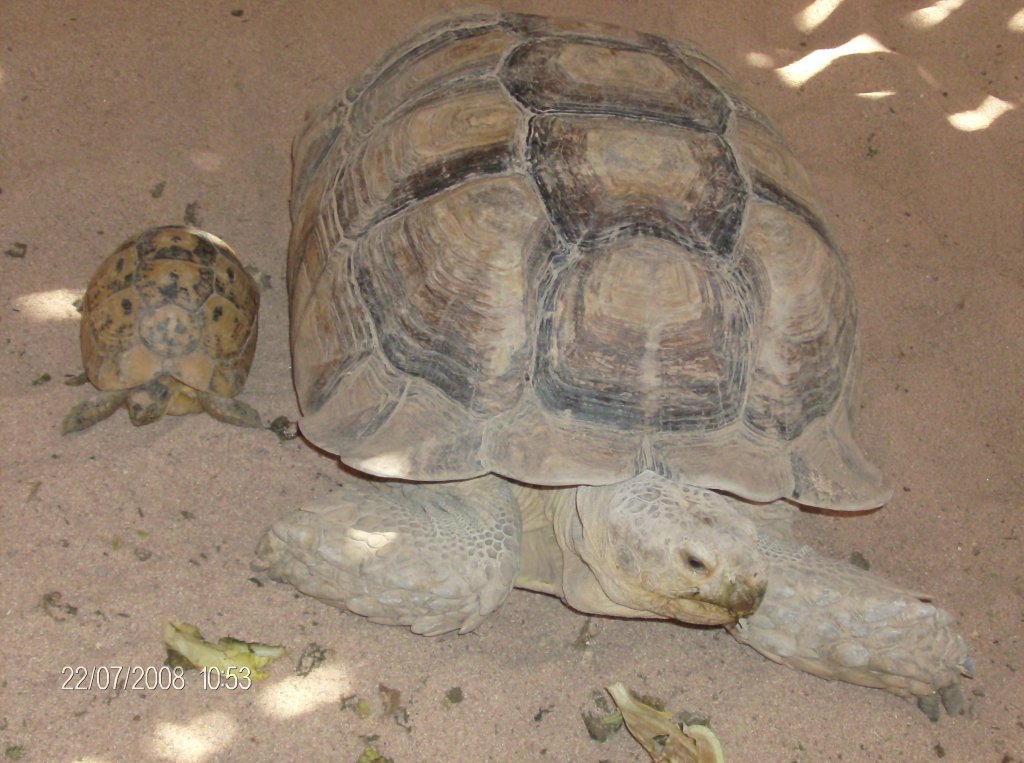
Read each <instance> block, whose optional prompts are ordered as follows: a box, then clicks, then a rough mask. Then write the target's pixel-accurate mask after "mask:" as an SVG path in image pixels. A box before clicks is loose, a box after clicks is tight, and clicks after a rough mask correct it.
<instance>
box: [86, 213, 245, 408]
mask: <svg viewBox="0 0 1024 763" xmlns="http://www.w3.org/2000/svg"><path fill="white" fill-rule="evenodd" d="M259 301H260V297H259V289H258V288H257V286H256V282H255V281H254V280H253V278H252V276H250V275H249V274H248V273H246V272H245V269H244V268H243V267H242V264H241V263H240V262H239V261H238V257H237V256H236V255H235V253H234V252H233V251H232V250H231V248H230V247H229V246H228V245H227V244H225V243H224V242H223V241H221V240H220V239H219V238H217V237H216V236H214V235H212V234H210V233H206V232H204V231H200V230H196V229H194V228H186V227H178V226H167V227H162V228H152V229H150V230H147V231H145V232H144V233H142V234H140V235H139V236H137V237H135V238H133V239H129V240H128V241H125V242H124V243H123V244H122V245H121V246H120V247H118V249H117V251H115V252H114V253H113V254H111V255H110V256H109V257H108V258H107V259H106V260H104V261H103V263H102V264H101V265H100V267H99V269H98V270H97V271H96V273H95V274H94V275H93V277H92V279H91V280H90V281H89V286H88V288H87V289H86V292H85V298H84V300H83V304H82V322H81V344H82V363H83V365H84V366H85V371H86V374H87V375H88V377H89V381H91V382H92V383H93V384H94V385H95V386H96V387H98V388H99V389H101V390H121V389H130V388H133V387H138V386H139V385H142V384H145V383H146V382H149V381H151V380H154V379H157V378H159V377H161V376H169V377H171V378H173V379H176V380H178V381H180V382H182V383H183V384H185V385H187V386H188V387H190V388H192V389H194V390H199V391H201V392H211V393H213V394H215V395H219V396H223V397H232V396H234V395H236V394H237V393H238V392H240V391H241V389H242V387H243V386H244V385H245V380H246V377H247V376H248V374H249V367H250V366H251V365H252V358H253V353H254V352H255V349H256V334H257V322H256V316H257V312H258V311H259ZM170 412H172V413H174V412H176V411H173V410H172V411H170Z"/></svg>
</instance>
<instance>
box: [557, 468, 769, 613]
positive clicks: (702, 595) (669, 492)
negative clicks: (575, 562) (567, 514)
mask: <svg viewBox="0 0 1024 763" xmlns="http://www.w3.org/2000/svg"><path fill="white" fill-rule="evenodd" d="M576 514H577V516H578V518H579V524H578V525H576V531H575V532H574V533H573V535H574V537H573V543H572V545H573V547H574V551H575V552H576V553H577V554H578V555H579V557H580V558H581V559H582V560H583V561H584V562H585V563H586V565H587V566H588V567H589V568H590V571H591V572H592V573H593V575H594V577H595V578H596V579H597V582H598V583H599V585H600V587H601V589H602V591H603V592H604V594H605V595H607V597H608V598H609V599H610V600H611V601H612V602H614V603H615V604H617V605H619V606H621V607H626V608H628V609H632V610H635V611H637V612H638V613H643V612H646V613H649V615H653V616H656V617H666V618H670V619H673V620H680V621H682V622H687V623H695V624H700V625H724V624H727V623H732V622H735V621H736V620H737V619H739V618H741V617H745V616H747V615H750V614H752V613H753V612H754V610H756V609H757V607H758V605H759V604H760V603H761V599H762V598H763V597H764V592H765V588H766V586H767V582H768V564H767V561H766V560H765V559H764V557H763V556H762V555H761V554H760V552H759V551H758V547H757V530H756V529H755V527H754V523H753V522H751V520H750V519H749V518H747V517H744V516H743V515H742V514H740V513H739V512H738V511H737V510H736V509H735V508H733V507H732V506H730V505H729V503H728V502H727V501H726V500H725V499H724V498H722V497H721V496H720V495H718V494H717V493H715V492H713V491H710V490H704V489H702V488H698V487H693V486H690V485H685V484H682V483H679V482H675V481H673V480H670V479H667V478H665V477H661V476H659V475H657V474H655V473H653V472H643V473H642V474H640V475H638V476H636V477H634V478H632V479H629V480H626V481H625V482H620V483H617V484H614V485H608V486H602V487H581V488H579V490H578V491H577V498H576Z"/></svg>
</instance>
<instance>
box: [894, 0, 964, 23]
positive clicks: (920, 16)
mask: <svg viewBox="0 0 1024 763" xmlns="http://www.w3.org/2000/svg"><path fill="white" fill-rule="evenodd" d="M966 2H967V0H937V1H936V2H934V3H932V4H931V5H929V6H927V7H925V8H920V9H918V10H916V11H914V12H913V13H908V14H907V15H906V16H904V20H905V21H906V22H907V23H908V24H910V26H912V27H914V28H915V29H928V28H930V27H933V26H938V25H939V24H941V23H942V22H943V21H945V20H946V19H947V18H949V16H950V14H952V13H953V12H954V11H956V10H959V9H960V7H961V6H963V4H964V3H966Z"/></svg>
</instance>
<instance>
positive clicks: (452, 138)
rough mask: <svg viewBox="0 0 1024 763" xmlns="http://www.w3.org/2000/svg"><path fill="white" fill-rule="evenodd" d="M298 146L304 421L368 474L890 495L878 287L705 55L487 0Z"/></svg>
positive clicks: (294, 297) (339, 108)
mask: <svg viewBox="0 0 1024 763" xmlns="http://www.w3.org/2000/svg"><path fill="white" fill-rule="evenodd" d="M294 156H295V172H294V178H293V199H292V217H293V232H292V239H291V244H290V253H289V266H288V267H289V294H290V309H291V344H292V352H293V368H294V379H295V386H296V389H297V391H298V395H299V401H300V405H301V407H302V411H303V413H304V418H303V419H302V424H301V426H302V431H303V432H304V434H305V435H306V436H307V437H308V438H309V439H311V440H312V441H313V442H314V443H316V444H317V445H318V446H320V447H322V448H324V449H326V450H328V451H331V452H333V453H336V454H338V455H339V456H340V457H341V459H342V460H343V461H344V462H345V463H347V464H349V465H350V466H352V467H354V468H357V469H360V470H362V471H365V472H369V473H372V474H376V475H380V476H386V477H394V478H404V479H412V480H424V481H434V480H453V479H465V478H469V477H473V476H477V475H480V474H484V473H487V472H496V473H499V474H502V475H505V476H508V477H511V478H514V479H517V480H520V481H523V482H527V483H531V484H538V485H573V484H609V483H612V482H617V481H619V480H623V479H627V478H629V477H632V476H634V475H636V474H638V473H639V472H641V471H643V470H644V469H654V470H657V471H660V472H662V473H665V474H669V475H671V476H673V477H675V478H678V479H681V480H684V481H686V482H688V483H690V484H694V485H699V486H702V487H706V488H713V489H724V490H728V491H731V492H734V493H736V494H738V495H740V496H743V497H745V498H748V499H751V500H757V501H769V500H775V499H777V498H780V497H788V498H792V499H795V500H798V501H800V502H802V503H805V504H809V505H814V506H821V507H831V508H864V507H869V506H877V505H879V504H880V503H882V502H884V500H885V498H886V497H887V496H888V491H887V489H886V488H885V487H884V486H883V485H882V481H881V478H880V476H879V474H878V472H877V471H876V470H875V469H874V467H872V466H871V465H870V464H869V463H868V462H867V461H866V460H865V458H864V456H863V455H862V453H861V451H860V449H859V448H858V446H857V444H856V443H855V442H854V441H853V439H852V436H851V431H850V418H851V413H852V400H853V394H852V393H853V387H854V377H855V372H856V365H857V364H856V356H857V340H856V323H857V318H856V306H855V302H854V295H853V292H852V289H851V281H850V277H849V274H848V272H847V269H846V267H845V265H844V262H843V259H842V257H841V256H840V253H839V251H838V250H837V248H836V245H835V243H834V242H833V239H832V237H831V236H830V234H829V232H828V230H827V228H826V226H825V223H824V221H823V219H822V215H821V213H820V212H819V211H818V209H817V205H816V203H815V201H814V194H813V191H812V189H811V187H810V184H809V182H808V180H807V177H806V174H805V173H804V171H803V170H802V169H801V167H800V165H799V164H798V163H797V161H796V160H795V158H794V157H793V155H792V154H791V152H790V150H789V149H788V148H787V147H786V145H785V143H784V142H783V141H782V139H781V138H780V137H779V136H778V134H777V133H776V131H775V130H774V129H773V128H772V127H771V126H770V125H769V124H768V122H767V121H766V119H765V118H764V117H763V116H762V115H761V114H759V113H758V112H757V111H756V110H754V109H753V108H751V107H750V106H748V105H747V104H746V103H745V102H743V101H742V100H741V99H740V97H739V95H738V94H737V91H736V88H735V86H734V85H733V83H732V82H731V80H730V79H729V77H728V76H727V75H726V74H725V73H724V72H723V71H722V70H721V69H720V68H719V67H718V66H717V65H715V64H714V63H713V62H711V61H710V60H709V59H708V58H706V57H705V56H703V55H702V54H700V53H699V52H697V51H696V50H694V49H693V48H692V47H690V46H688V45H686V44H683V43H677V42H671V41H668V40H665V39H662V38H659V37H655V36H652V35H649V34H639V33H632V32H629V31H626V30H622V29H618V28H609V27H604V26H596V25H592V24H582V23H576V22H568V21H563V20H558V19H545V18H539V17H534V16H524V15H516V14H506V13H470V14H467V15H460V16H457V17H454V18H451V19H448V20H445V21H442V22H440V23H438V24H435V25H433V26H432V27H430V28H428V29H427V30H426V31H424V32H422V33H420V34H419V35H417V36H416V37H414V38H413V39H412V40H410V41H408V42H406V43H405V44H403V45H400V46H399V47H397V48H396V49H395V50H393V51H392V52H391V53H390V54H388V55H387V56H385V57H384V59H383V60H382V61H380V62H379V63H378V64H377V65H376V66H374V67H373V68H372V69H371V70H370V71H369V72H368V73H367V74H366V75H364V76H363V77H362V79H361V80H360V81H359V82H357V83H356V84H354V85H352V86H351V87H350V88H349V89H348V91H347V92H346V93H345V94H344V95H343V96H342V97H341V98H340V99H338V100H337V101H335V102H333V103H331V104H329V105H328V106H327V107H325V108H323V109H321V110H320V111H319V112H317V113H316V114H314V115H313V116H312V117H311V118H310V121H309V123H308V124H307V126H306V128H305V130H304V132H303V133H302V134H301V135H300V136H299V137H298V138H297V139H296V143H295V147H294Z"/></svg>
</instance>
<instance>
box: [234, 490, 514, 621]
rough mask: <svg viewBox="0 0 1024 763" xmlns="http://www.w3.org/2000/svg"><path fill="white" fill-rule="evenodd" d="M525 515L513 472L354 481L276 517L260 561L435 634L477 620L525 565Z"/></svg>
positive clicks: (339, 601)
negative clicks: (507, 475)
mask: <svg viewBox="0 0 1024 763" xmlns="http://www.w3.org/2000/svg"><path fill="white" fill-rule="evenodd" d="M521 536H522V522H521V520H520V517H519V510H518V508H517V507H516V504H515V501H514V499H513V498H512V494H511V492H510V490H509V487H508V484H507V483H506V482H505V481H504V480H500V479H498V478H496V477H481V478H479V479H475V480H468V481H466V482H458V483H446V484H436V485H427V484H411V483H399V482H371V481H362V480H352V481H351V482H348V483H346V484H345V486H344V487H342V488H341V489H340V490H338V491H337V492H335V493H333V494H331V495H330V496H328V497H326V498H324V499H322V500H320V501H319V502H317V503H315V504H313V505H311V506H308V507H305V508H302V509H299V510H298V511H295V512H293V513H292V514H290V515H288V516H286V517H284V518H283V519H281V520H279V521H278V522H276V523H275V524H274V525H273V526H272V527H271V528H270V529H269V530H268V531H267V534H266V535H265V536H264V537H263V540H262V541H260V544H259V548H258V549H257V551H256V556H257V559H258V561H257V562H255V563H254V567H256V569H260V570H266V571H267V572H268V574H269V575H270V577H271V578H273V579H274V580H279V581H281V582H284V583H290V584H291V585H293V586H295V587H296V588H297V589H298V590H299V591H301V592H302V593H304V594H308V595H309V596H314V597H316V598H318V599H320V600H321V601H324V602H326V603H327V604H331V605H332V606H335V607H341V608H344V609H348V610H349V611H351V612H355V613H356V614H359V615H363V616H365V617H367V618H369V619H370V620H372V621H374V622H379V623H385V624H388V625H407V626H409V627H410V628H411V629H412V630H413V631H414V632H415V633H421V634H424V635H428V636H433V635H438V634H441V633H446V632H448V631H453V630H457V631H459V632H461V633H466V632H467V631H471V630H473V629H474V628H476V627H477V626H478V625H479V624H480V623H481V622H483V621H484V620H485V619H486V618H487V616H488V615H490V614H491V613H492V612H494V610H496V609H497V608H498V607H499V606H501V604H502V603H503V602H504V601H505V597H506V596H508V592H509V591H510V590H511V589H512V583H513V581H514V580H515V578H516V573H517V571H518V569H519V553H520V541H521Z"/></svg>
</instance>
